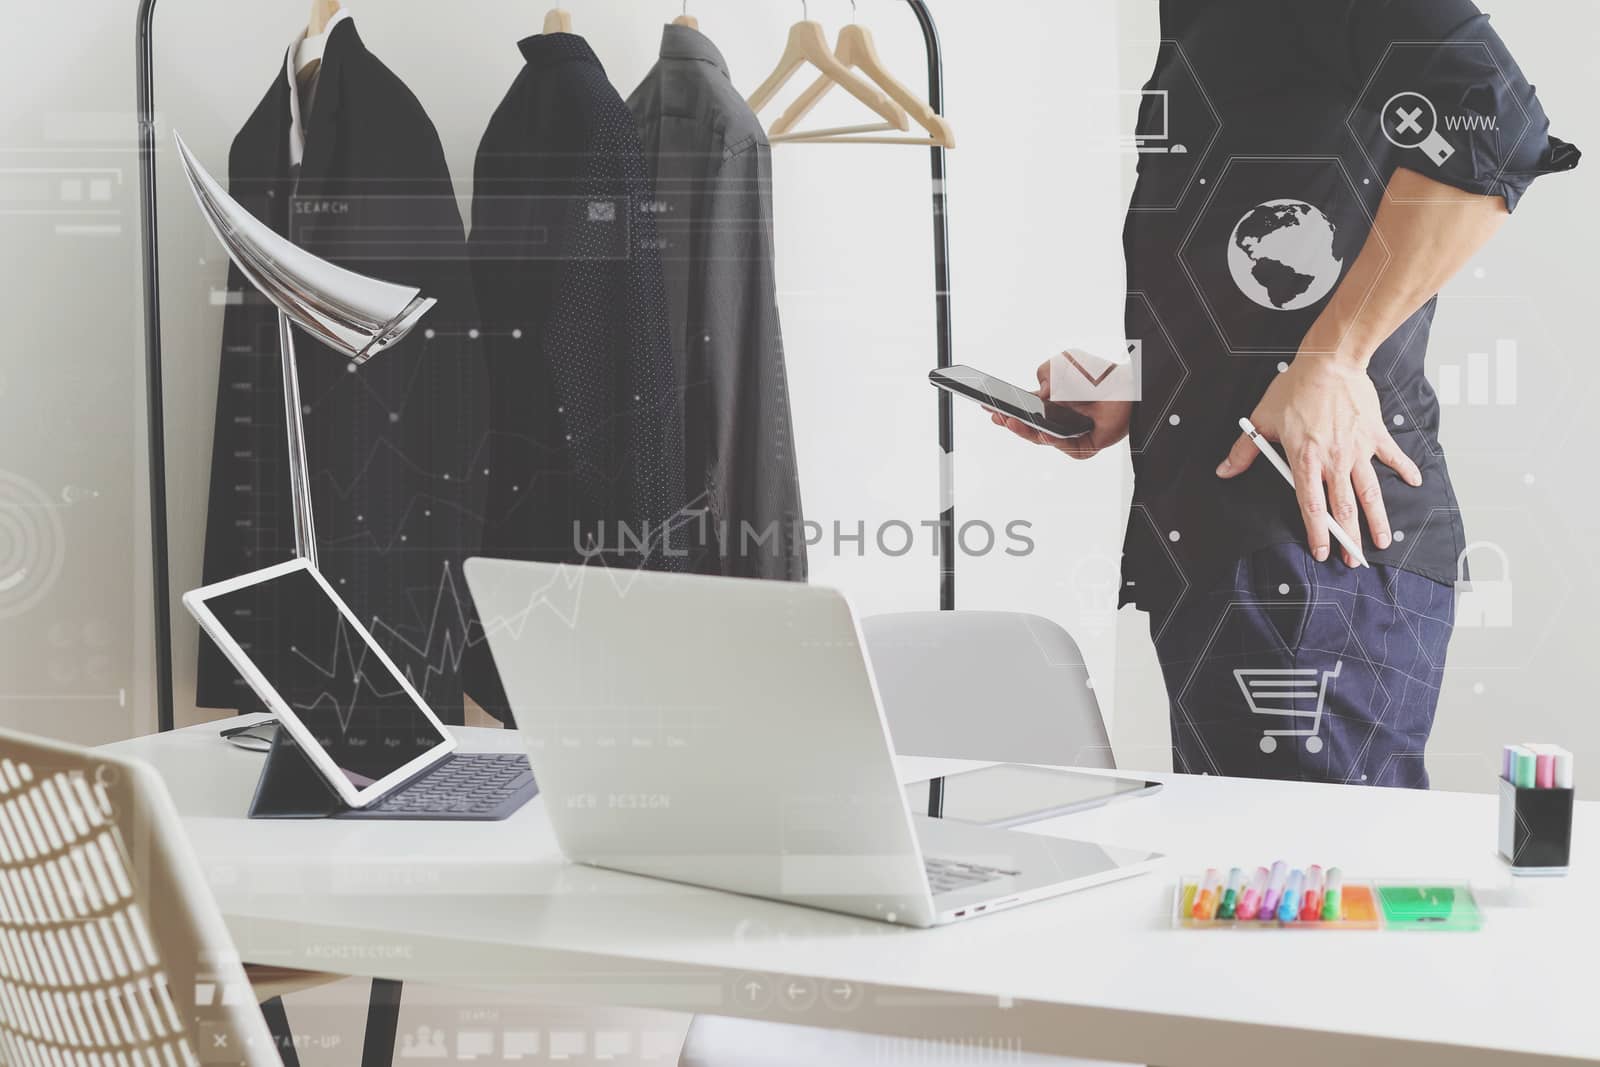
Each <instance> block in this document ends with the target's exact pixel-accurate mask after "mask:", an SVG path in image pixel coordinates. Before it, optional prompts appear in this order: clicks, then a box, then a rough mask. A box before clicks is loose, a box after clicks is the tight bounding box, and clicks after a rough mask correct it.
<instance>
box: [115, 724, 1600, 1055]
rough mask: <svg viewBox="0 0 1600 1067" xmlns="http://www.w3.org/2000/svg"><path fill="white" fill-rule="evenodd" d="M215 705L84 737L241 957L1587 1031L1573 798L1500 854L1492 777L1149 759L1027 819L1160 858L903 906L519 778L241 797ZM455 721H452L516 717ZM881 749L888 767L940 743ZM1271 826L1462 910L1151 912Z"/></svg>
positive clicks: (1278, 850)
mask: <svg viewBox="0 0 1600 1067" xmlns="http://www.w3.org/2000/svg"><path fill="white" fill-rule="evenodd" d="M216 733H217V726H215V725H211V726H203V727H195V728H193V729H189V730H184V731H179V732H177V733H174V734H168V735H165V736H155V737H146V738H139V739H136V740H133V741H128V742H123V743H120V744H117V745H114V746H111V747H112V749H113V750H114V751H117V752H120V753H121V754H124V755H132V756H136V757H140V758H143V759H146V760H148V761H149V762H151V763H152V764H154V765H155V766H156V767H157V769H158V770H159V771H160V772H161V773H162V775H163V777H164V778H165V779H166V780H167V783H168V786H169V788H170V789H171V791H172V794H173V796H174V798H175V800H176V802H177V806H178V809H179V810H180V811H181V812H182V813H183V815H184V818H185V822H186V825H187V828H188V830H189V832H190V834H191V836H192V838H193V841H194V845H195V848H196V849H197V851H198V852H199V855H200V858H201V861H202V863H203V864H204V866H205V867H206V869H207V871H208V875H209V877H210V880H211V882H212V885H213V887H214V889H215V891H216V894H217V898H218V901H219V902H220V904H221V906H222V910H223V912H224V914H225V915H226V917H227V920H228V925H229V928H230V929H231V930H232V932H233V936H234V938H235V940H236V942H237V943H238V946H239V949H240V951H241V953H242V954H243V956H244V958H245V959H246V960H247V961H249V962H253V963H263V964H280V965H284V966H291V967H305V968H309V969H313V970H327V971H340V972H343V973H347V974H354V975H362V976H380V977H387V978H394V979H401V980H417V981H428V982H433V983H437V984H443V985H456V986H462V987H468V988H495V987H508V986H515V987H519V988H523V989H528V990H530V994H531V995H538V996H542V997H546V998H548V999H550V1000H552V1001H556V1002H565V1003H575V1004H583V1003H594V1004H611V1005H622V1006H633V1007H654V1008H666V1009H674V1010H679V1011H696V1012H712V1013H718V1014H725V1015H740V1016H746V1017H753V1018H767V1019H775V1020H782V1021H787V1022H799V1023H806V1024H811V1025H818V1026H827V1027H835V1028H843V1029H852V1030H862V1031H869V1032H877V1033H886V1034H896V1035H918V1036H952V1037H974V1036H979V1035H988V1036H991V1037H1000V1038H1005V1039H1018V1040H1020V1041H1022V1043H1023V1044H1024V1046H1025V1047H1027V1048H1030V1049H1035V1050H1038V1051H1044V1052H1057V1053H1066V1054H1075V1055H1083V1056H1093V1057H1098V1058H1104V1059H1118V1060H1127V1061H1134V1062H1138V1063H1157V1064H1162V1065H1164V1067H1187V1065H1191V1064H1192V1065H1197V1067H1207V1065H1216V1067H1237V1065H1238V1064H1240V1063H1251V1062H1256V1063H1267V1062H1293V1063H1297V1064H1307V1065H1316V1064H1326V1065H1329V1067H1333V1065H1338V1067H1347V1065H1350V1064H1360V1063H1365V1064H1379V1063H1396V1062H1406V1063H1409V1064H1450V1065H1452V1067H1456V1065H1471V1064H1491V1063H1492V1064H1495V1065H1497V1067H1499V1065H1503V1064H1506V1063H1509V1062H1521V1061H1523V1060H1525V1061H1526V1062H1529V1063H1551V1062H1562V1061H1564V1060H1567V1061H1577V1060H1584V1059H1587V1060H1594V1059H1600V1004H1597V1002H1596V995H1597V993H1600V804H1595V803H1580V804H1579V806H1578V807H1579V810H1578V814H1577V826H1576V840H1575V842H1574V858H1575V862H1576V864H1577V866H1576V869H1575V873H1574V874H1573V875H1572V876H1571V877H1568V878H1565V879H1548V880H1545V879H1512V878H1511V877H1510V876H1509V874H1508V873H1507V872H1506V871H1505V869H1504V868H1503V867H1502V866H1501V865H1500V862H1499V860H1498V859H1497V858H1496V856H1495V854H1494V838H1495V827H1496V802H1495V798H1494V797H1493V796H1489V795H1467V794H1452V793H1433V794H1424V793H1411V792H1403V791H1398V790H1379V789H1372V790H1365V789H1356V788H1350V787H1339V786H1319V785H1304V784H1292V783H1265V782H1250V781H1243V780H1234V779H1220V778H1191V777H1182V776H1174V777H1171V778H1170V779H1169V781H1168V785H1167V787H1166V788H1165V789H1164V790H1162V791H1161V792H1160V793H1159V794H1157V795H1156V796H1154V797H1150V798H1145V799H1139V800H1134V801H1125V802H1123V803H1120V804H1117V805H1113V806H1111V807H1107V808H1102V809H1099V810H1097V811H1090V812H1082V813H1079V814H1076V815H1069V816H1065V817H1062V818H1060V819H1056V820H1053V821H1051V822H1050V823H1047V824H1042V825H1041V826H1039V827H1036V829H1041V830H1044V831H1046V832H1051V833H1061V834H1063V835H1067V834H1070V835H1071V836H1075V837H1079V838H1084V839H1088V840H1097V841H1103V842H1106V843H1114V844H1118V845H1125V846H1130V847H1138V848H1149V849H1154V850H1157V851H1160V852H1164V853H1167V854H1168V855H1169V856H1170V857H1171V859H1170V860H1169V861H1168V863H1167V864H1166V865H1165V866H1164V867H1163V868H1162V869H1161V870H1160V871H1159V872H1158V873H1156V874H1153V875H1145V876H1142V877H1139V878H1135V879H1132V880H1129V881H1125V882H1120V883H1117V884H1114V885H1110V886H1104V887H1100V888H1097V889H1092V890H1087V891H1084V892H1082V893H1078V894H1073V895H1070V896H1066V897H1062V898H1059V899H1057V900H1053V901H1046V902H1043V903H1039V904H1032V905H1028V906H1026V907H1023V908H1019V909H1016V910H1014V911H1009V912H1003V913H1001V914H998V915H993V916H988V917H985V918H981V919H977V920H974V921H969V922H966V923H962V924H958V925H955V926H951V927H946V928H943V929H937V930H923V931H917V930H905V929H898V928H893V927H889V926H885V925H882V924H878V923H873V922H868V921H865V920H858V919H853V918H849V917H846V916H838V915H832V914H828V913H824V912H816V911H809V910H805V909H800V908H791V907H787V906H784V905H781V904H776V903H772V902H768V901H761V900H750V899H746V898H742V897H736V896H731V895H728V894H723V893H718V892H713V891H709V890H702V889H697V888H693V887H688V886H680V885H672V884H668V883H664V882H655V881H651V880H648V879H643V878H636V877H633V876H630V875H624V874H617V873H612V872H608V871H600V870H592V869H588V868H582V867H574V866H570V865H568V864H566V863H565V862H564V861H563V860H562V859H561V857H560V856H559V854H558V853H557V851H556V849H555V846H554V842H553V839H552V837H551V834H550V831H549V827H548V824H547V822H546V821H545V819H544V817H543V808H542V800H536V801H535V802H534V803H533V804H531V805H529V806H528V807H525V808H524V809H522V810H521V811H520V812H518V813H517V814H516V815H515V816H514V817H512V818H511V819H509V820H507V821H506V822H503V823H447V822H434V823H382V822H355V821H327V820H323V821H313V822H261V821H250V820H247V819H246V818H245V817H244V813H245V809H246V807H247V804H248V802H249V798H250V795H251V791H252V789H253V787H254V785H255V779H256V773H257V769H258V767H259V765H260V761H261V759H262V757H261V756H259V755H254V754H250V753H246V752H242V751H239V750H235V749H232V748H230V747H229V746H227V745H225V744H224V743H223V742H221V741H219V740H218V739H217V737H216ZM460 733H461V738H462V741H463V748H464V749H466V750H468V751H473V750H497V751H498V750H509V749H513V748H515V746H516V743H517V738H516V736H515V735H514V734H513V733H511V732H509V731H499V730H463V731H461V732H460ZM902 762H903V776H904V778H905V780H907V781H912V780H915V779H917V778H920V777H926V776H928V775H929V774H930V773H937V772H938V771H939V770H948V769H952V768H956V767H959V766H962V765H961V764H957V763H955V762H954V761H948V760H943V761H929V760H916V759H905V760H903V761H902ZM1278 856H1282V857H1284V858H1286V859H1289V860H1290V861H1291V862H1299V863H1309V862H1322V863H1325V864H1326V863H1336V864H1338V865H1340V866H1342V867H1343V868H1344V869H1345V870H1346V871H1347V872H1349V873H1350V875H1351V876H1352V877H1363V876H1392V877H1407V878H1437V879H1440V880H1459V879H1465V880H1470V881H1472V882H1473V883H1474V884H1475V885H1476V886H1477V887H1478V889H1479V890H1480V896H1481V898H1482V899H1484V900H1485V902H1486V903H1488V904H1489V905H1490V909H1491V910H1490V916H1489V922H1488V924H1487V926H1486V928H1485V929H1484V930H1483V931H1481V932H1479V933H1475V934H1453V933H1348V934H1329V933H1314V932H1310V931H1305V932H1292V931H1291V932H1284V933H1264V932H1242V931H1231V932H1230V931H1208V932H1193V931H1174V930H1171V929H1169V921H1168V916H1169V911H1170V906H1171V892H1172V883H1173V881H1174V879H1175V877H1176V876H1177V874H1178V873H1180V872H1189V871H1194V870H1198V869H1201V868H1203V867H1205V866H1206V865H1207V864H1218V863H1238V864H1240V865H1244V864H1256V863H1259V862H1262V861H1268V860H1271V859H1272V858H1274V857H1278ZM1508 1054H1510V1055H1508Z"/></svg>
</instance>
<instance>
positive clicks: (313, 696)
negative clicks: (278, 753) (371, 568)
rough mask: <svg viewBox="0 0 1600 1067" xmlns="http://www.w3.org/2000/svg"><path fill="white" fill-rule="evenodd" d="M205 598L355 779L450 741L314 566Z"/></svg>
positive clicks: (367, 778) (363, 781) (365, 779)
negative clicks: (318, 576) (330, 592)
mask: <svg viewBox="0 0 1600 1067" xmlns="http://www.w3.org/2000/svg"><path fill="white" fill-rule="evenodd" d="M206 605H207V606H208V607H209V608H210V609H211V613H212V614H213V615H214V616H216V619H217V621H218V622H219V623H221V624H222V627H223V628H224V629H225V630H227V631H228V633H229V635H230V636H231V637H233V639H234V640H235V641H236V642H237V643H238V644H239V646H240V648H242V649H243V650H244V653H245V655H247V656H249V657H250V661H251V662H252V663H254V664H255V666H256V669H257V670H259V671H260V672H261V674H262V675H263V676H264V677H265V678H266V680H267V682H268V684H270V685H271V686H272V688H273V689H275V690H277V692H278V695H279V696H281V697H282V698H283V701H284V703H286V704H288V705H289V707H290V708H291V709H292V710H293V711H294V713H295V714H296V715H297V716H298V717H299V719H300V720H301V722H303V723H304V724H305V727H306V729H307V730H309V731H310V732H311V735H312V736H313V737H315V738H316V740H317V741H318V743H319V744H321V746H322V748H323V749H324V750H325V751H326V752H327V753H328V756H329V757H330V758H331V759H332V760H333V762H334V764H335V765H336V766H337V767H338V768H339V769H340V770H342V771H343V772H344V773H345V775H346V776H347V777H348V778H349V779H350V781H351V782H352V783H354V784H355V785H356V786H357V787H365V786H368V785H371V784H372V783H373V782H375V781H378V780H379V779H381V778H383V777H385V776H386V775H389V774H392V773H394V772H395V771H397V770H399V769H400V768H401V767H404V766H405V765H406V764H407V763H410V762H411V761H412V760H414V759H416V758H417V757H418V756H421V755H422V754H424V753H425V752H427V751H428V750H429V749H432V748H434V747H436V746H438V745H440V744H443V743H444V742H445V741H446V736H445V735H444V734H443V733H441V732H440V731H439V729H438V728H437V727H435V726H434V724H433V723H432V722H430V721H429V719H428V717H427V716H426V715H425V714H424V713H423V711H422V709H421V708H419V707H418V706H417V704H416V702H415V701H414V700H413V699H412V698H411V695H410V694H409V693H407V692H406V689H405V687H404V686H403V685H401V683H400V679H399V678H398V677H396V675H395V674H394V672H393V671H392V670H391V669H390V668H389V666H388V664H386V663H385V662H384V661H383V659H382V658H381V657H380V656H379V655H378V654H377V653H376V651H375V650H374V648H373V646H372V644H371V643H370V639H369V638H368V637H367V635H366V634H365V633H363V632H362V631H361V630H360V629H359V628H357V627H355V626H352V625H350V621H349V619H348V618H347V617H346V616H345V614H344V613H343V612H342V611H340V610H339V605H338V604H337V603H335V602H334V600H333V599H332V598H331V597H330V596H329V595H328V593H327V591H326V590H324V589H323V587H322V586H321V584H320V583H318V582H317V580H316V578H314V577H313V576H312V575H311V572H310V571H306V570H295V571H290V572H288V573H286V574H281V575H279V576H277V577H275V578H269V579H266V580H265V581H261V582H257V583H255V584H252V585H248V586H245V587H244V588H241V589H235V590H233V591H232V592H227V593H220V594H218V595H216V596H213V597H210V598H208V599H207V601H206Z"/></svg>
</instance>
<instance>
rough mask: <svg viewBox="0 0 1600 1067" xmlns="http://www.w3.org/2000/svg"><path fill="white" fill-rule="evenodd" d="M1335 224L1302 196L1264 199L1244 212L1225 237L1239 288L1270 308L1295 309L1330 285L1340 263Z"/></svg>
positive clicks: (1325, 291) (1329, 289) (1327, 290)
mask: <svg viewBox="0 0 1600 1067" xmlns="http://www.w3.org/2000/svg"><path fill="white" fill-rule="evenodd" d="M1338 232H1339V231H1338V227H1336V226H1335V225H1334V224H1333V223H1332V222H1331V221H1330V220H1329V219H1328V217H1327V216H1326V215H1324V214H1323V213H1322V212H1321V211H1319V210H1318V209H1317V208H1315V207H1313V206H1312V205H1310V204H1308V203H1306V202H1305V201H1303V200H1269V201H1267V202H1266V203H1264V204H1258V205H1256V206H1255V207H1253V208H1251V209H1250V210H1249V211H1247V212H1245V215H1244V218H1242V219H1240V220H1239V222H1238V225H1236V226H1234V228H1233V236H1232V238H1231V239H1230V240H1229V241H1228V271H1229V272H1230V273H1231V274H1232V275H1233V283H1234V284H1235V285H1237V286H1238V287H1239V291H1240V292H1241V293H1243V294H1244V295H1245V296H1247V297H1249V298H1250V299H1251V300H1253V301H1254V302H1256V303H1257V304H1260V305H1261V306H1262V307H1264V308H1270V309H1271V310H1273V311H1299V310H1300V309H1301V308H1306V307H1310V306H1311V305H1313V304H1315V303H1317V302H1318V301H1319V300H1321V299H1322V298H1323V297H1325V296H1327V295H1328V294H1329V293H1331V292H1332V291H1333V287H1334V285H1335V284H1337V282H1338V281H1339V275H1340V273H1341V272H1342V271H1343V269H1344V260H1342V259H1341V258H1340V257H1339V256H1338V255H1337V254H1336V253H1335V252H1334V237H1335V236H1336V235H1337V234H1338Z"/></svg>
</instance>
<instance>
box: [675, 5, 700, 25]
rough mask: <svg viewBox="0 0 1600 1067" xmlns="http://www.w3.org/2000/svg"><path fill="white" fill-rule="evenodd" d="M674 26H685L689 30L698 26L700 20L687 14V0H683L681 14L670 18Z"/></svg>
mask: <svg viewBox="0 0 1600 1067" xmlns="http://www.w3.org/2000/svg"><path fill="white" fill-rule="evenodd" d="M672 24H673V25H674V26H687V27H689V28H690V29H691V30H698V29H699V28H700V20H699V19H697V18H695V17H694V16H693V15H691V14H689V0H683V14H681V15H679V16H678V17H677V18H675V19H673V20H672Z"/></svg>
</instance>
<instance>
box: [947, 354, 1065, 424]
mask: <svg viewBox="0 0 1600 1067" xmlns="http://www.w3.org/2000/svg"><path fill="white" fill-rule="evenodd" d="M928 381H930V382H932V383H933V384H934V385H935V386H936V387H938V388H940V389H943V390H945V391H946V392H948V393H954V394H955V395H957V396H964V397H966V398H967V399H968V400H976V401H977V402H978V403H980V404H982V405H983V406H984V407H986V408H989V409H990V410H992V411H998V412H1000V413H1002V414H1004V415H1009V416H1010V417H1012V418H1014V419H1020V420H1021V421H1022V422H1025V423H1027V424H1028V425H1029V426H1032V427H1033V428H1034V429H1036V430H1038V431H1039V432H1040V433H1043V434H1048V435H1049V436H1051V437H1055V438H1059V439H1061V440H1069V439H1071V438H1074V437H1082V436H1083V435H1084V434H1086V433H1088V432H1090V431H1091V430H1093V429H1094V420H1093V419H1091V418H1089V416H1087V415H1083V414H1080V413H1079V412H1076V411H1074V410H1072V409H1071V408H1069V407H1067V406H1065V405H1063V404H1048V403H1046V402H1045V401H1043V400H1041V399H1040V398H1039V397H1037V396H1035V395H1034V394H1032V393H1030V392H1028V391H1027V390H1025V389H1021V388H1019V387H1017V386H1015V385H1012V384H1011V383H1010V382H1006V381H1001V380H1000V379H999V378H996V377H994V376H993V375H991V374H985V373H984V372H983V371H981V370H978V369H977V368H976V367H968V366H964V365H961V364H957V365H956V366H953V367H944V368H940V369H939V370H934V371H930V372H929V373H928Z"/></svg>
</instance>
